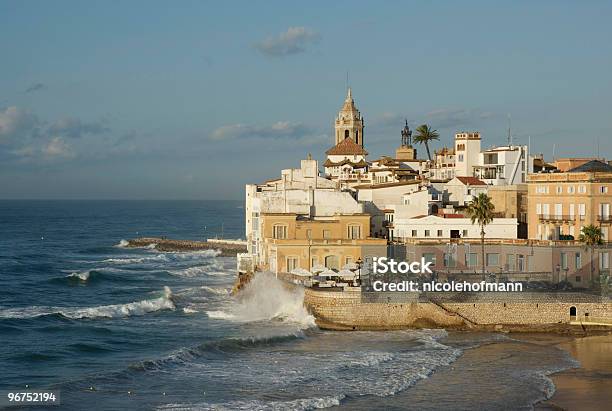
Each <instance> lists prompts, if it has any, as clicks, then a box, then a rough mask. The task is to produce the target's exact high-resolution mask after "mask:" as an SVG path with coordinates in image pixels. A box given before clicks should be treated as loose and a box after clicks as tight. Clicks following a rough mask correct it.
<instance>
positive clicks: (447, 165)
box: [427, 147, 455, 181]
mask: <svg viewBox="0 0 612 411" xmlns="http://www.w3.org/2000/svg"><path fill="white" fill-rule="evenodd" d="M427 172H428V177H429V179H431V180H436V181H448V180H450V179H452V178H453V177H455V150H454V149H449V148H448V147H443V148H441V149H440V150H436V151H435V152H434V161H433V162H428V165H427Z"/></svg>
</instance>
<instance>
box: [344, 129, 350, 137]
mask: <svg viewBox="0 0 612 411" xmlns="http://www.w3.org/2000/svg"><path fill="white" fill-rule="evenodd" d="M349 136H350V132H349V131H348V130H344V138H349Z"/></svg>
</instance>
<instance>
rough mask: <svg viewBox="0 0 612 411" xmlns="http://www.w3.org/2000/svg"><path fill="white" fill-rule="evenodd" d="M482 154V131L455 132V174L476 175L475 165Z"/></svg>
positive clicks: (461, 175) (463, 175) (462, 175)
mask: <svg viewBox="0 0 612 411" xmlns="http://www.w3.org/2000/svg"><path fill="white" fill-rule="evenodd" d="M479 156H480V133H479V132H461V133H457V134H455V176H458V177H472V176H474V166H477V165H478V159H479Z"/></svg>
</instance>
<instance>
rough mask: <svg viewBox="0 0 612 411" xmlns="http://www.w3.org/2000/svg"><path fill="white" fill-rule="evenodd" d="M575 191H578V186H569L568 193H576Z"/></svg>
mask: <svg viewBox="0 0 612 411" xmlns="http://www.w3.org/2000/svg"><path fill="white" fill-rule="evenodd" d="M575 191H576V187H574V186H568V187H567V194H574V192H575Z"/></svg>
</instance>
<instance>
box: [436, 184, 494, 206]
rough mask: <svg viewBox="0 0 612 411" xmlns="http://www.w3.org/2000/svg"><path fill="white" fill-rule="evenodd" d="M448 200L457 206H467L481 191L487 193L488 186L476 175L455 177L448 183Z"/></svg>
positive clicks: (445, 186)
mask: <svg viewBox="0 0 612 411" xmlns="http://www.w3.org/2000/svg"><path fill="white" fill-rule="evenodd" d="M444 189H445V190H446V192H447V193H448V202H449V203H450V204H452V205H455V206H466V205H468V204H469V203H470V202H471V201H472V200H473V199H474V198H475V197H478V195H479V194H481V193H485V194H486V193H487V191H488V186H487V184H486V183H485V182H484V181H481V180H479V179H477V178H476V177H455V178H453V179H452V180H450V181H449V182H447V183H446V184H444Z"/></svg>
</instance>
